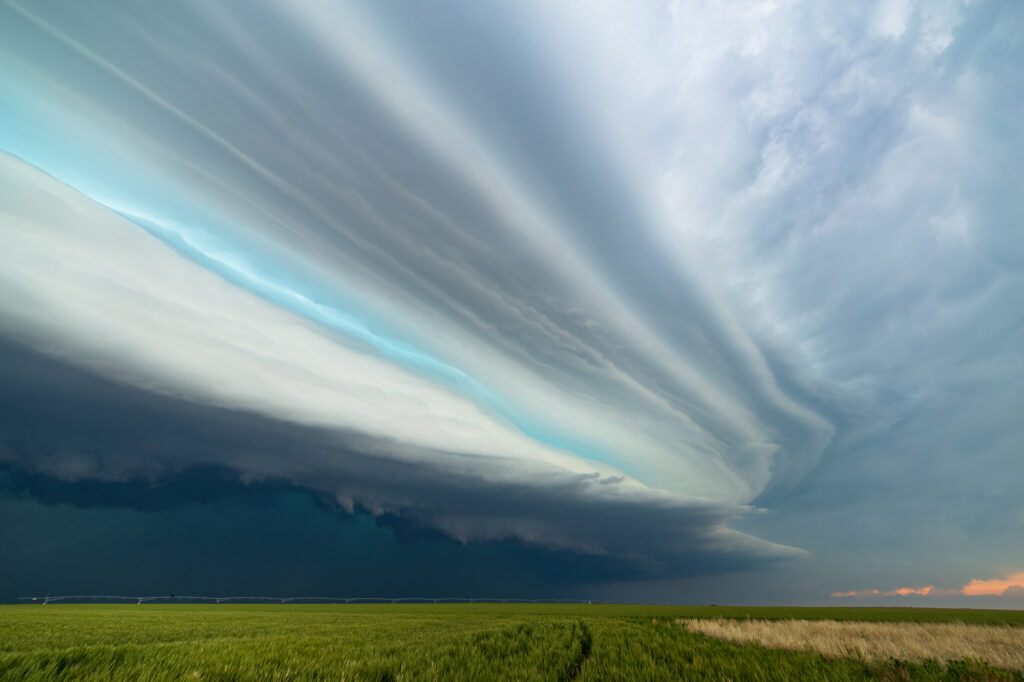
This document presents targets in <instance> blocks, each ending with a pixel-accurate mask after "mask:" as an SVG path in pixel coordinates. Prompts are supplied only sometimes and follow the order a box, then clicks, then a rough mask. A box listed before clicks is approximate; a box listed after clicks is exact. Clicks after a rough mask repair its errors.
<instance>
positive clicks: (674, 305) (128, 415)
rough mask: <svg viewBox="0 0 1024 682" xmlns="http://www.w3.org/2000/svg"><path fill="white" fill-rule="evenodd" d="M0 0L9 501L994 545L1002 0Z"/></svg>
mask: <svg viewBox="0 0 1024 682" xmlns="http://www.w3.org/2000/svg"><path fill="white" fill-rule="evenodd" d="M0 13H2V18H3V21H2V22H0V37H2V41H0V60H2V62H0V63H2V66H3V69H2V73H3V76H2V77H0V119H2V125H0V149H2V150H3V151H4V152H6V154H4V155H3V156H2V158H0V180H2V182H0V212H2V213H0V218H2V222H0V230H2V239H3V248H2V250H0V335H2V338H3V339H4V344H5V345H4V349H3V356H2V361H0V371H2V372H3V376H4V386H3V394H2V397H3V407H4V413H3V421H2V429H3V430H2V432H0V461H2V463H3V466H4V467H5V468H6V469H7V471H8V472H9V475H10V476H12V477H13V478H12V479H11V480H13V481H22V482H23V483H24V485H23V486H22V488H20V489H21V490H23V491H27V493H26V494H29V495H31V496H34V497H35V498H36V499H37V500H39V501H46V500H49V501H50V502H51V503H58V502H60V503H61V504H63V503H64V502H69V503H72V504H75V503H76V502H75V501H76V499H77V500H78V503H81V504H85V505H86V506H90V507H95V506H100V507H102V506H103V503H102V500H104V499H106V500H107V504H108V505H109V506H111V507H117V506H122V507H126V508H135V507H138V506H140V505H141V506H144V505H142V502H141V501H140V500H136V501H135V502H133V501H132V500H133V498H132V497H131V496H125V495H124V493H123V490H124V488H122V487H120V486H125V485H127V486H131V485H132V482H137V483H139V484H140V485H144V486H151V487H153V488H152V489H153V490H157V489H160V490H165V491H166V490H172V491H173V494H170V493H168V494H167V495H165V496H164V497H162V498H161V499H163V500H165V502H164V504H166V505H168V506H167V507H166V509H172V508H175V505H174V503H172V499H177V498H180V499H181V502H182V504H185V503H189V494H188V492H187V491H188V490H189V489H190V488H191V487H194V488H195V491H196V494H197V495H198V496H200V497H202V496H203V495H209V494H214V493H210V492H209V490H212V488H211V489H208V487H206V483H201V482H200V479H202V481H207V482H208V480H213V481H214V482H216V481H219V483H217V484H216V485H214V486H213V488H215V489H217V490H220V489H221V488H223V490H224V491H226V492H224V494H225V495H228V494H229V493H230V494H232V495H233V494H235V493H236V492H238V491H242V492H238V494H243V493H252V494H253V495H256V496H257V497H259V494H260V493H259V491H260V490H261V488H260V486H261V485H271V486H284V488H286V489H287V490H300V491H307V492H308V493H309V494H310V495H311V496H312V498H311V499H315V500H317V501H318V504H323V505H326V507H325V508H334V509H336V510H337V513H338V514H341V515H345V514H348V515H351V514H356V515H370V516H372V517H375V518H377V519H379V520H381V522H382V523H385V524H386V525H389V527H391V528H393V529H394V532H395V533H396V534H397V535H398V536H403V534H405V536H406V537H419V536H422V537H424V538H435V539H436V538H441V537H444V538H449V539H454V540H455V541H457V542H458V543H462V545H466V546H468V545H473V544H474V543H484V544H486V543H506V542H512V543H521V544H522V546H524V547H530V548H533V549H531V550H530V551H550V552H570V553H576V554H579V555H583V556H590V557H616V558H618V559H622V560H626V561H628V562H633V563H632V564H630V565H633V566H634V567H635V570H636V573H635V576H634V577H635V578H637V579H641V578H642V579H644V580H649V579H652V576H653V577H659V578H662V579H671V578H673V577H680V576H684V575H687V574H688V572H692V571H690V570H689V569H687V568H685V567H687V566H696V565H700V566H703V567H706V568H707V567H713V566H714V565H718V566H719V567H720V568H721V569H722V571H725V570H726V569H728V570H729V571H734V570H736V569H737V567H738V566H742V567H745V568H746V569H749V570H755V571H756V570H757V569H758V567H761V568H763V569H764V570H765V571H769V572H770V571H771V570H774V569H772V568H771V566H772V565H773V563H774V562H775V561H777V560H779V559H786V558H788V559H797V558H804V559H805V560H803V561H798V562H793V563H794V564H799V565H801V566H803V567H804V568H802V569H795V570H796V572H795V573H793V574H792V575H793V578H792V580H793V581H794V582H798V581H800V580H804V579H806V576H805V575H801V574H800V571H807V572H814V571H818V572H820V571H821V570H826V569H827V570H828V571H834V572H835V573H836V575H835V584H829V585H824V584H822V585H818V586H815V587H814V588H807V589H808V590H812V589H813V590H815V592H813V593H814V594H820V595H821V597H822V598H825V597H826V596H827V595H828V594H829V593H831V592H835V591H845V590H847V589H850V588H848V587H847V585H849V584H851V581H852V583H853V584H855V585H859V584H868V585H876V584H879V585H881V584H912V583H911V581H919V580H925V581H927V582H926V583H921V584H930V583H934V584H953V583H956V582H957V581H960V580H963V581H965V582H966V580H968V579H969V578H970V577H971V576H977V575H994V574H1003V573H1006V574H1009V573H1012V572H1013V571H1015V570H1019V569H1020V568H1021V566H1024V556H1021V555H1019V551H1020V550H1016V551H1017V552H1018V554H1017V555H1014V553H1013V552H1014V550H1013V549H1012V548H1009V549H1008V548H1007V547H1006V543H1005V538H1007V537H1012V536H1014V534H1015V533H1019V532H1020V531H1021V530H1024V526H1022V525H1021V524H1024V511H1022V510H1024V507H1021V503H1020V502H1019V499H1020V496H1019V495H1018V494H1016V493H1019V491H1018V490H1014V489H1012V485H1010V484H1009V483H1007V480H1009V479H1008V478H1007V475H1008V474H1012V473H1013V472H1019V471H1020V462H1019V458H1018V457H1017V456H1016V454H1015V453H1018V452H1019V450H1020V447H1021V446H1022V445H1024V427H1021V425H1020V424H1018V421H1019V420H1018V419H1017V417H1016V416H1015V415H1017V413H1019V410H1020V406H1021V405H1022V404H1024V396H1022V395H1021V388H1020V387H1021V386H1022V385H1024V383H1022V382H1024V308H1022V306H1021V304H1020V301H1021V292H1022V291H1024V274H1022V268H1024V240H1021V238H1020V226H1021V225H1024V201H1022V198H1021V196H1020V193H1019V187H1016V185H1019V173H1018V172H1017V171H1016V169H1015V159H1018V158H1020V157H1021V156H1022V155H1024V142H1022V136H1021V134H1020V133H1019V131H1018V130H1017V124H1016V121H1018V120H1019V118H1020V114H1021V113H1022V112H1024V78H1022V77H1021V76H1024V74H1022V73H1021V67H1020V66H1019V65H1020V64H1022V63H1024V59H1022V54H1021V52H1022V46H1021V43H1022V40H1021V32H1020V27H1021V25H1022V21H1024V20H1022V11H1021V10H1019V9H1017V8H1014V7H1010V6H1007V5H1006V4H1000V3H995V2H976V3H971V4H966V5H961V4H959V3H954V2H949V3H929V4H927V5H915V4H913V3H903V2H882V3H878V4H877V5H872V6H863V7H860V6H858V7H854V8H845V7H842V8H841V7H838V6H833V7H828V6H822V5H817V4H815V5H812V4H808V3H775V4H773V3H766V4H762V5H757V6H756V7H753V6H749V5H746V4H740V3H737V4H732V3H725V4H722V5H717V6H714V7H711V6H704V5H702V4H699V3H687V2H679V3H672V2H669V3H655V4H650V5H646V6H644V7H642V8H638V7H626V6H620V5H618V4H616V3H596V4H592V3H587V4H586V5H585V6H584V5H577V4H574V3H561V4H559V5H558V6H557V7H550V6H548V4H544V3H536V4H531V3H525V4H514V5H513V4H511V3H509V4H504V3H497V4H491V5H488V6H476V5H473V4H472V3H461V2H442V3H434V4H432V5H430V6H418V7H403V8H401V9H399V8H397V7H387V6H367V7H352V6H345V5H337V4H334V3H329V2H316V1H312V0H310V1H308V2H299V3H275V2H254V3H232V2H229V3H218V4H216V5H211V4H209V3H190V2H184V3H175V4H173V5H132V6H123V5H119V4H116V3H109V4H106V3H99V4H93V5H89V6H85V5H81V6H79V5H75V6H67V5H59V4H48V3H24V2H7V3H4V4H3V5H0ZM195 472H217V473H216V475H213V477H212V479H210V478H209V477H205V474H204V475H203V476H200V479H189V478H188V477H189V476H196V475H198V474H196V473H195ZM19 476H20V477H21V478H19ZM1010 478H1012V476H1010ZM174 480H179V481H186V482H187V481H192V483H190V484H185V483H182V484H181V485H176V484H174V483H173V481H174ZM46 481H50V483H52V484H53V486H57V487H56V488H52V489H51V488H47V485H46V483H45V482H46ZM58 484H59V485H58ZM104 485H109V486H113V487H110V488H106V489H105V490H106V491H107V492H106V493H103V492H102V491H103V490H104V488H103V486H104ZM239 485H240V486H242V488H236V486H239ZM60 486H65V487H63V488H62V487H60ZM90 486H100V487H99V488H95V487H93V488H90ZM161 486H163V487H162V488H161ZM167 486H170V487H167ZM218 486H220V487H218ZM1008 486H1009V487H1008ZM16 487H17V486H16ZM57 489H59V490H63V491H64V492H63V493H62V495H63V497H60V496H56V497H54V496H53V495H55V493H53V490H57ZM275 489H276V488H275ZM47 490H51V493H49V494H50V497H47V495H48V493H46V492H45V491H47ZM97 491H99V492H97ZM203 491H207V492H203ZM231 491H235V492H231ZM218 494H219V493H218ZM275 494H276V493H275ZM104 495H106V497H104ZM214 496H215V497H216V495H214ZM982 496H983V497H984V500H982ZM275 499H276V498H275ZM118 500H120V501H118ZM203 500H206V501H205V502H204V501H202V500H200V502H201V503H203V504H206V503H208V502H210V499H207V498H203ZM950 501H951V502H950ZM267 504H268V505H270V504H271V503H270V502H268V503H267ZM755 509H756V510H757V511H758V512H760V513H757V514H752V513H751V512H752V511H754V510H755ZM939 510H941V511H939ZM940 517H941V520H942V521H941V522H942V523H944V524H945V526H943V530H941V531H935V530H934V529H935V528H936V527H937V526H936V524H937V523H939V520H940ZM892 518H899V523H887V522H886V521H885V520H886V519H892ZM991 519H999V523H998V524H996V525H995V527H993V525H992V524H991V523H989V522H988V521H990V520H991ZM1000 524H1002V525H1000ZM837 528H842V534H841V535H842V538H839V536H838V535H837V534H836V532H835V530H836V529H837ZM402 529H404V530H402ZM929 529H931V530H929ZM437 541H438V542H441V541H440V540H437ZM460 546H461V545H460ZM517 546H518V545H517ZM908 547H909V548H911V549H910V555H909V556H906V557H904V559H903V560H899V561H893V560H892V558H893V557H892V556H891V555H894V554H896V553H897V552H898V550H899V549H900V548H903V549H906V548H908ZM950 547H954V548H955V549H954V550H953V552H952V553H953V554H955V555H956V557H957V558H954V559H952V560H948V561H946V562H945V563H944V564H942V565H939V564H935V563H934V562H933V565H934V566H935V568H934V570H935V571H936V573H937V575H927V576H922V575H921V573H920V571H916V572H915V570H916V569H917V568H918V567H919V565H920V560H921V558H927V557H932V556H936V555H939V554H942V553H944V552H945V553H946V554H949V549H948V548H950ZM805 550H806V551H805ZM808 552H809V553H808ZM865 552H869V553H872V554H873V555H877V557H879V558H878V559H877V561H872V562H861V563H857V561H856V560H855V559H852V558H853V557H859V556H863V555H864V553H865ZM807 557H810V559H809V560H806V559H807ZM851 561H852V563H851ZM715 562H718V563H717V564H716V563H715ZM642 566H643V567H646V568H641V567H642ZM655 567H657V568H655ZM702 570H704V569H702ZM708 570H709V571H710V572H712V573H714V570H713V568H708ZM887 571H888V573H886V572H887ZM844 572H849V573H850V574H852V573H853V572H860V575H861V576H862V578H863V579H860V580H852V578H853V576H852V575H849V574H846V573H844ZM883 574H884V575H883ZM765 575H768V574H767V573H766V574H765ZM620 578H621V579H623V580H626V579H628V576H626V574H625V573H622V574H620V575H617V577H616V579H620ZM770 582H771V580H770V579H767V578H766V585H767V584H769V583H770ZM913 584H917V583H913ZM766 589H767V588H766ZM811 595H812V592H811V591H808V592H806V593H805V595H804V597H802V598H805V599H808V598H812V596H811Z"/></svg>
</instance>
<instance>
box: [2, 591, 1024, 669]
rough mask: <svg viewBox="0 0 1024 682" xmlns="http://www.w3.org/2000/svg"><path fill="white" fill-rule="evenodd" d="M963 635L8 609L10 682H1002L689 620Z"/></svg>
mask: <svg viewBox="0 0 1024 682" xmlns="http://www.w3.org/2000/svg"><path fill="white" fill-rule="evenodd" d="M694 618H697V619H708V618H716V619H742V620H745V621H746V620H757V621H765V620H768V621H771V620H778V621H789V620H792V619H800V620H825V619H827V620H831V621H858V622H875V623H912V622H913V623H963V624H970V625H978V626H982V625H997V626H1004V627H1003V628H1002V629H1003V630H1005V629H1006V628H1005V626H1012V627H1013V628H1014V630H1013V631H1012V632H1016V631H1017V629H1018V628H1024V612H1019V611H983V610H945V609H866V608H865V609H843V608H822V609H804V608H769V607H685V606H625V605H617V606H608V605H564V604H530V605H526V604H473V605H465V604H463V605H453V604H418V605H408V604H405V605H401V604H400V605H337V606H332V605H315V606H298V605H283V606H254V605H227V604H220V605H157V604H147V605H144V606H141V607H140V606H134V605H131V606H121V605H117V606H111V605H103V606H96V605H59V604H50V605H47V606H46V607H42V606H38V605H33V606H0V678H3V679H95V680H100V679H104V680H106V679H153V680H158V679H205V680H229V679H231V680H233V679H296V680H305V679H309V680H319V679H333V680H419V679H473V680H524V679H536V680H572V679H577V680H669V679H697V680H727V679H732V680H742V679H759V680H792V679H824V680H864V679H921V680H961V679H1009V680H1022V681H1024V675H1021V674H1020V673H1019V672H1009V671H1002V670H998V669H995V668H991V667H989V666H988V665H987V664H986V663H984V662H981V661H978V660H959V661H952V662H946V661H934V660H920V659H918V660H896V659H892V658H872V657H870V656H865V657H860V658H849V657H847V658H841V657H826V656H823V655H821V654H819V653H813V652H805V651H792V650H787V649H783V648H778V649H769V648H764V647H762V646H760V645H757V644H743V643H740V642H733V641H727V640H725V639H720V638H715V637H708V636H706V635H704V634H701V633H700V632H697V631H695V630H693V629H690V628H688V627H687V625H686V624H685V623H684V622H682V621H685V620H686V619H694Z"/></svg>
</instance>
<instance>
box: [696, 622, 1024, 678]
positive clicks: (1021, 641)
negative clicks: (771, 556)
mask: <svg viewBox="0 0 1024 682" xmlns="http://www.w3.org/2000/svg"><path fill="white" fill-rule="evenodd" d="M676 622H677V623H679V624H681V625H684V626H685V627H687V628H688V629H690V630H693V631H695V632H700V633H703V634H705V635H707V636H709V637H714V638H716V639H725V640H730V641H733V642H740V643H744V644H745V643H751V642H756V643H758V644H760V645H761V646H764V647H768V648H772V649H790V650H793V651H816V652H819V653H821V654H823V655H825V656H827V657H829V658H861V659H866V660H880V659H881V660H886V659H890V658H896V659H900V660H905V661H923V660H926V659H932V660H936V661H956V660H962V659H966V658H969V659H975V660H980V661H985V662H987V663H988V664H989V665H991V666H993V667H996V668H1002V669H1004V670H1015V671H1019V672H1024V628H1015V627H1010V626H1001V625H965V624H963V623H865V622H857V621H846V622H839V621H835V620H729V619H722V618H717V619H685V620H678V621H676Z"/></svg>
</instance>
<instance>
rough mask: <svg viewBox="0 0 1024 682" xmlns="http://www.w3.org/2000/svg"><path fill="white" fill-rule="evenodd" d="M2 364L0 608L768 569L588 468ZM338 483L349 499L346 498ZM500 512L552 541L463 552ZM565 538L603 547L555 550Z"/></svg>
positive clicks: (560, 591)
mask: <svg viewBox="0 0 1024 682" xmlns="http://www.w3.org/2000/svg"><path fill="white" fill-rule="evenodd" d="M0 358H2V360H0V438H2V440H0V448H2V449H0V462H2V464H0V505H2V506H3V507H4V509H5V510H6V512H5V514H4V516H5V517H6V518H7V519H8V522H7V523H6V524H5V525H6V530H5V531H4V534H5V536H6V537H5V538H4V540H3V545H4V546H5V547H9V548H11V549H10V559H11V560H10V561H8V562H5V565H6V566H7V568H6V569H4V572H5V575H3V576H0V582H2V583H3V584H4V585H5V586H6V587H5V588H4V594H0V598H3V599H12V598H16V597H19V596H24V595H22V594H20V593H21V592H30V593H46V592H51V593H56V592H75V593H104V592H114V593H121V592H124V591H125V590H127V591H129V592H131V593H135V592H147V593H148V592H157V593H160V592H168V591H173V592H176V593H178V594H184V593H187V592H195V593H218V594H228V593H232V592H238V591H239V590H241V591H242V592H245V593H249V594H255V595H275V594H282V593H287V594H292V595H307V596H314V595H317V594H322V593H330V594H332V595H339V596H346V595H352V594H360V595H372V594H375V593H387V595H391V594H397V595H399V596H402V595H404V596H427V597H441V596H451V595H456V596H460V595H467V594H469V595H470V596H492V597H504V596H509V595H511V596H520V595H521V596H524V597H531V598H548V597H559V596H568V597H574V596H579V595H583V596H581V597H580V598H586V596H587V594H591V595H593V592H586V591H585V590H586V588H585V587H584V586H587V585H595V584H600V583H607V582H622V581H629V580H645V579H654V578H658V579H665V578H673V577H682V576H690V575H701V574H713V573H721V572H729V571H736V570H747V569H751V568H754V567H757V566H762V565H764V564H765V563H767V562H770V561H772V560H773V557H771V556H769V555H767V554H766V553H764V552H763V551H758V549H757V548H756V547H753V548H751V547H746V546H744V545H743V544H742V543H740V544H739V545H737V546H734V547H728V546H726V547H723V546H716V547H713V546H712V545H714V543H715V542H721V538H720V536H719V535H717V533H718V532H719V531H720V530H721V529H722V528H723V527H724V523H725V521H726V520H727V519H728V518H729V512H727V511H725V510H722V509H718V508H716V507H712V506H707V507H700V506H695V507H693V508H680V507H678V506H671V505H667V506H666V505H657V504H651V503H643V504H642V503H638V502H635V501H619V502H616V501H614V500H612V501H611V502H609V501H608V500H607V499H603V500H601V499H590V498H588V496H587V490H588V488H589V487H590V486H600V485H602V484H601V483H600V482H597V481H594V480H592V479H591V478H590V477H587V476H581V477H575V478H569V479H567V480H565V481H555V482H554V483H553V484H552V485H550V486H548V487H547V488H536V489H535V488H533V487H530V486H525V485H499V484H494V483H493V482H485V481H482V480H479V479H475V478H473V477H466V476H455V475H453V474H452V473H450V472H446V471H444V470H439V469H434V468H432V467H430V466H426V465H424V464H421V463H410V462H408V461H401V460H396V459H393V458H388V457H381V456H373V455H370V454H367V451H371V452H372V451H373V448H378V447H379V444H378V443H373V442H370V441H366V440H365V439H361V437H359V436H347V437H346V438H344V439H342V440H341V441H339V440H338V434H337V433H324V432H321V431H318V430H316V429H311V428H306V427H302V426H296V425H293V424H288V423H283V422H277V421H274V420H271V419H267V418H265V417H260V416H257V415H252V414H246V413H240V412H236V411H231V410H222V409H211V408H209V407H206V406H200V405H197V404H193V403H189V402H187V401H182V400H176V399H173V398H169V397H165V396H160V395H156V394H152V393H149V392H146V391H143V390H140V389H137V388H132V387H127V386H122V385H119V384H116V383H113V382H110V381H108V380H105V379H102V378H99V377H97V376H94V375H92V374H90V373H89V372H85V371H82V370H80V369H76V368H73V367H71V366H69V365H66V364H65V363H63V362H61V361H59V360H56V359H53V358H50V357H47V356H44V355H41V354H38V353H35V352H33V351H30V350H28V349H26V348H24V347H22V346H19V345H17V344H13V343H8V342H4V343H0ZM339 443H340V444H339ZM222 462H229V463H230V464H228V465H225V464H222ZM337 490H344V491H345V495H346V496H351V497H350V498H348V499H352V500H353V501H354V504H353V505H352V506H351V507H349V508H347V509H346V508H345V507H343V506H342V505H341V504H339V502H338V498H337V496H336V494H335V492H336V491H337ZM360 490H365V491H367V493H366V498H365V499H363V498H360V497H359V492H358V491H360ZM381 491H383V492H381ZM452 519H455V521H452ZM498 520H505V521H508V523H509V524H510V525H509V527H510V528H513V529H515V528H519V527H520V526H517V525H516V524H525V525H526V526H530V525H531V524H537V523H542V524H545V525H544V527H543V533H546V535H544V536H543V537H544V538H546V539H545V540H544V541H543V542H528V541H524V539H523V538H522V537H521V535H517V534H516V532H512V531H510V532H509V533H507V534H506V535H505V536H504V537H501V536H498V537H494V538H491V539H489V540H487V539H485V540H483V541H478V542H468V543H461V542H458V541H456V540H453V539H452V538H451V537H450V533H446V532H443V531H442V530H441V529H442V528H447V529H449V530H450V528H451V527H452V524H453V523H454V524H455V525H456V526H458V524H459V523H474V522H479V523H481V524H488V523H491V524H494V523H498ZM446 523H447V524H448V525H445V524H446ZM563 536H564V537H582V538H583V539H584V540H586V541H587V542H588V543H589V545H590V546H594V547H598V550H597V551H591V552H580V551H573V549H572V548H568V547H563V548H559V547H557V546H553V544H552V542H555V543H557V541H558V538H560V537H563ZM774 558H777V557H774ZM179 576H183V577H181V578H180V579H179ZM171 586H173V589H171ZM581 590H584V591H581ZM16 593H17V594H16ZM387 595H385V596H387ZM591 598H595V597H591Z"/></svg>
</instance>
